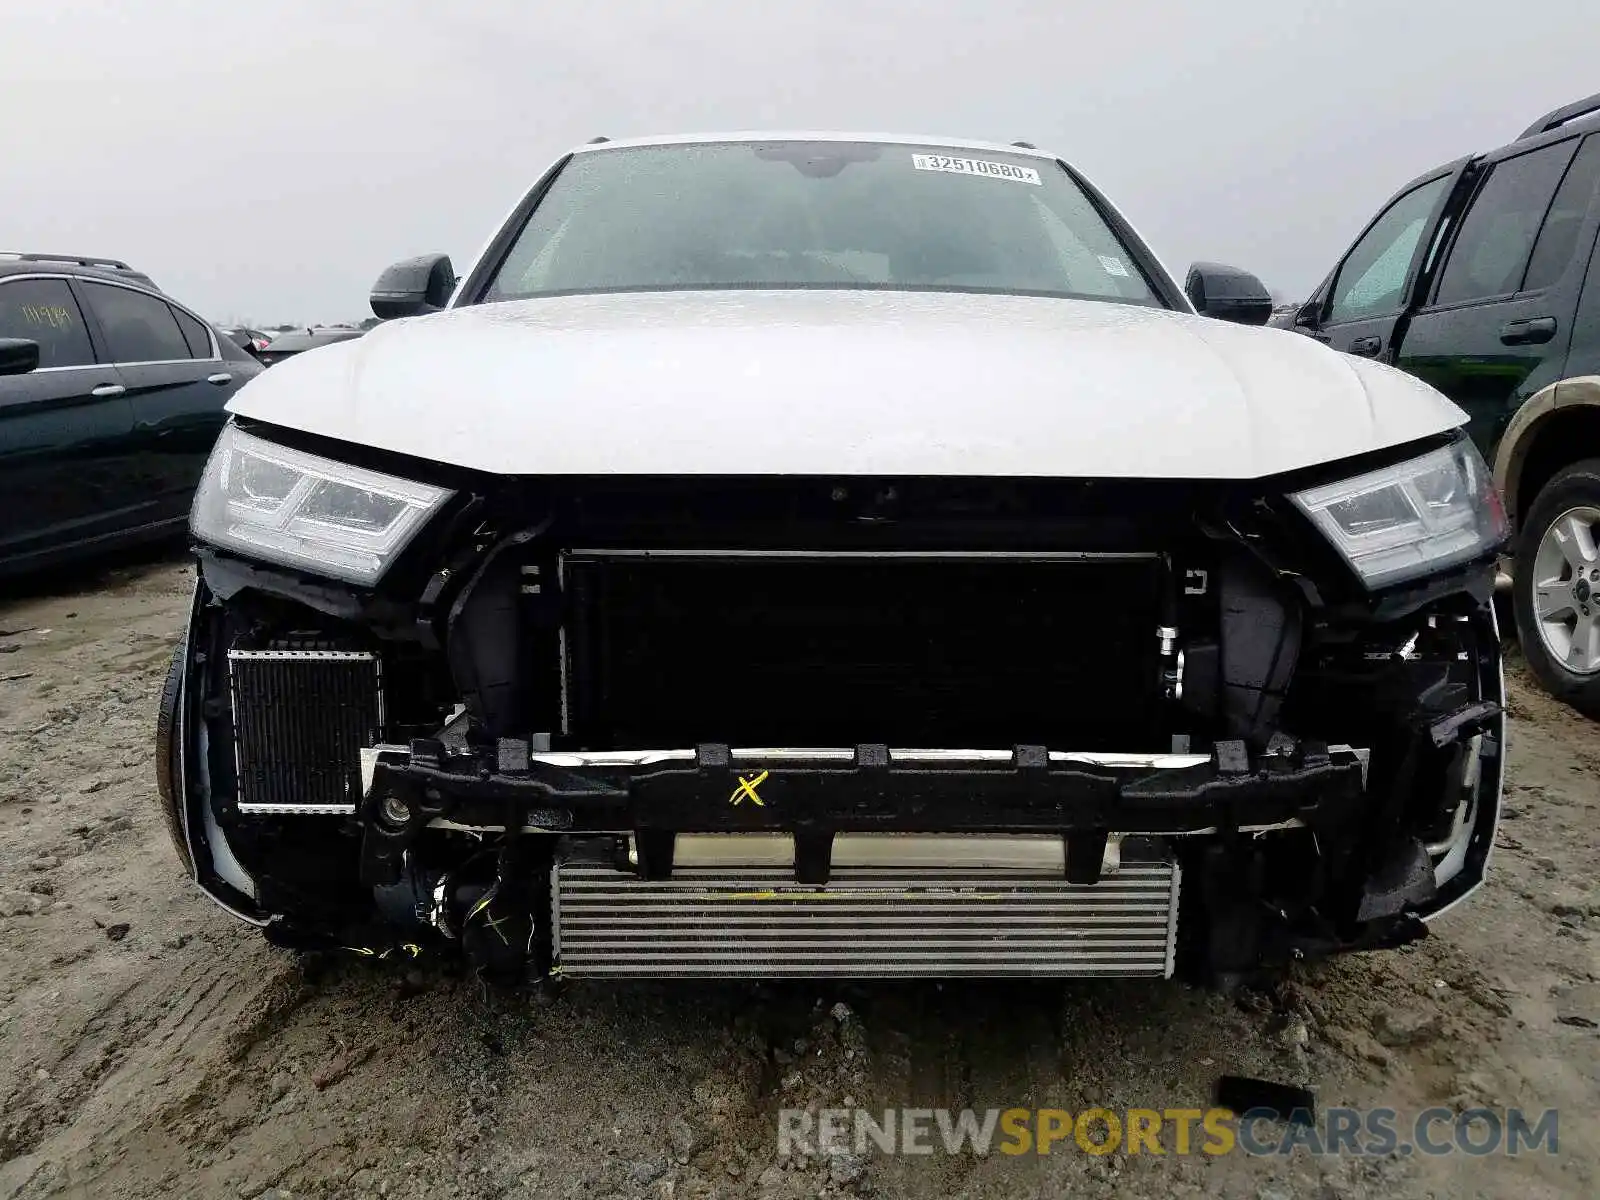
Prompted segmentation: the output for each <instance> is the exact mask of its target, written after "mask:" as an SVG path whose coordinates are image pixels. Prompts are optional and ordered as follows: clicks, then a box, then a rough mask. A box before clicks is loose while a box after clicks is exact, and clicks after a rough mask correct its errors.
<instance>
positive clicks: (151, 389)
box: [74, 277, 260, 525]
mask: <svg viewBox="0 0 1600 1200" xmlns="http://www.w3.org/2000/svg"><path fill="white" fill-rule="evenodd" d="M74 286H75V287H77V289H78V291H79V293H80V294H81V295H82V297H83V299H84V303H85V306H86V307H87V308H88V309H89V312H90V314H91V316H92V317H93V318H94V320H95V322H96V324H97V326H98V328H99V330H100V331H101V334H102V336H103V338H104V340H105V344H106V346H107V348H108V351H109V353H110V355H111V357H112V359H113V360H114V361H115V363H116V365H117V369H118V370H119V371H120V372H121V374H122V378H123V380H124V382H125V383H126V385H127V388H128V400H129V403H130V404H131V405H132V408H133V428H134V434H135V437H136V440H137V447H138V472H139V477H140V480H141V486H142V487H143V489H144V492H145V496H146V499H147V502H148V507H147V511H146V513H145V519H146V523H147V524H150V525H160V524H171V525H176V524H181V522H182V521H183V520H185V519H186V518H187V516H188V513H189V505H190V502H191V501H192V499H193V496H194V489H195V485H196V484H197V483H198V482H199V480H200V474H201V471H202V470H203V469H204V467H205V461H206V456H207V455H208V454H210V452H211V446H212V444H213V443H214V442H215V441H216V440H217V434H218V432H219V431H220V430H221V429H222V426H223V423H224V422H225V421H226V419H227V414H226V413H225V412H224V411H223V406H224V405H225V404H226V403H227V401H228V398H229V397H230V396H231V395H232V394H233V393H234V392H235V391H236V390H238V388H239V387H240V385H242V384H243V383H244V382H245V380H247V379H248V378H250V377H251V376H252V375H254V374H255V373H257V372H258V371H259V370H260V368H259V367H258V366H257V365H256V364H255V363H254V362H252V361H250V360H249V358H248V356H247V355H246V354H245V353H244V351H242V350H240V351H238V355H237V358H229V357H224V355H223V347H222V346H221V344H220V342H219V340H218V336H217V334H216V333H215V332H214V331H213V330H212V329H211V327H210V326H209V325H207V324H206V323H205V322H204V321H202V320H200V318H198V317H196V316H195V315H194V314H193V313H190V312H189V311H187V310H186V309H184V308H181V307H179V306H178V305H176V304H173V303H171V302H170V301H168V300H167V299H165V298H164V297H161V296H157V295H155V294H153V293H151V292H147V291H143V290H141V289H138V288H134V287H129V286H126V285H123V284H119V283H110V282H106V281H103V280H90V279H85V278H81V277H80V278H79V279H77V280H76V281H75V283H74Z"/></svg>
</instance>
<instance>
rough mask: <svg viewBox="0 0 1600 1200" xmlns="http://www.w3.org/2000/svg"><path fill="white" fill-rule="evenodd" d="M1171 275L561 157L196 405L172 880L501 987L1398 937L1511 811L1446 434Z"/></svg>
mask: <svg viewBox="0 0 1600 1200" xmlns="http://www.w3.org/2000/svg"><path fill="white" fill-rule="evenodd" d="M446 202H447V201H446ZM1186 280H1187V281H1186V284H1185V286H1184V287H1182V288H1180V287H1179V286H1178V284H1177V283H1176V281H1175V280H1174V279H1173V277H1172V276H1171V275H1170V274H1168V272H1167V271H1166V269H1165V268H1164V267H1163V266H1162V264H1161V263H1160V262H1159V261H1158V260H1157V258H1156V257H1155V256H1154V255H1153V254H1152V253H1151V252H1150V250H1149V249H1148V248H1147V247H1146V246H1145V245H1144V244H1143V243H1142V242H1141V241H1140V240H1139V238H1138V236H1137V235H1136V234H1135V233H1134V232H1133V230H1132V229H1131V228H1130V227H1129V226H1128V225H1127V223H1126V222H1125V221H1124V220H1123V219H1122V217H1121V216H1120V215H1119V214H1118V212H1117V210H1116V209H1115V208H1114V207H1113V206H1112V205H1111V203H1110V202H1109V201H1107V200H1106V199H1105V198H1104V197H1103V196H1101V195H1100V193H1099V192H1097V191H1096V190H1095V189H1094V188H1093V187H1092V186H1091V185H1090V184H1089V183H1087V182H1086V181H1085V180H1084V179H1083V177H1082V176H1081V175H1079V174H1078V173H1077V172H1075V171H1074V170H1072V169H1071V168H1070V167H1068V166H1066V165H1064V164H1063V163H1062V161H1061V160H1060V159H1058V158H1057V157H1056V156H1055V155H1054V154H1050V153H1046V152H1040V151H1035V150H1031V149H1028V148H1026V147H1014V146H1001V145H995V144H974V143H970V142H962V141H929V140H928V139H925V138H884V137H874V136H860V135H846V134H836V135H821V134H803V135H782V134H774V135H759V136H758V135H749V134H747V135H735V136H732V137H728V138H692V137H691V138H660V139H645V140H641V141H638V142H632V143H628V142H614V143H609V144H591V145H588V146H583V147H579V148H578V149H576V150H574V151H573V152H572V153H571V154H569V155H567V156H565V157H563V158H562V159H561V160H560V162H559V163H557V164H556V165H555V166H553V167H552V168H551V170H550V172H549V174H548V175H547V176H546V177H545V178H544V179H543V180H542V181H541V182H540V183H538V184H537V185H536V186H535V187H533V188H532V190H531V191H530V192H529V193H528V194H527V196H526V198H525V199H524V200H523V201H522V203H520V204H519V205H518V206H517V208H516V209H515V210H514V212H513V213H512V214H511V216H510V217H509V218H508V220H507V221H506V223H505V225H504V226H503V227H502V228H501V229H500V230H499V232H498V233H496V234H495V235H494V237H493V238H492V239H491V240H490V242H489V243H488V248H487V249H486V250H485V252H484V254H483V256H482V257H481V258H480V259H479V261H478V262H477V263H476V264H475V265H473V266H472V267H471V268H470V269H469V271H468V272H467V275H466V278H465V280H463V281H461V282H460V283H459V285H458V284H457V281H456V276H455V272H454V269H453V266H452V264H451V262H450V260H449V259H448V258H446V257H444V256H442V255H430V256H426V257H424V258H420V259H412V260H407V261H405V262H403V263H399V264H396V266H394V267H393V268H391V269H390V270H389V271H386V272H385V273H384V275H383V276H382V277H381V278H380V279H379V281H378V283H377V285H376V286H375V287H374V289H373V293H372V298H371V299H372V308H373V312H374V314H375V315H376V316H378V317H382V318H388V317H397V318H407V319H404V320H394V321H389V322H388V323H386V324H382V325H379V326H378V327H377V328H376V329H375V330H373V332H372V333H371V334H370V335H369V336H368V337H367V338H365V339H363V340H362V341H360V342H356V343H352V344H349V345H342V346H332V347H329V348H327V349H325V350H321V351H318V352H316V353H314V354H308V355H304V356H302V357H301V358H299V359H298V360H297V361H294V362H291V363H288V364H287V365H285V366H282V367H279V368H276V369H274V370H270V371H267V372H265V373H264V374H263V375H262V376H261V377H260V378H259V379H257V380H255V381H254V382H253V383H252V384H251V385H250V386H249V387H247V388H246V389H245V390H244V391H243V392H242V393H241V394H240V395H239V396H238V397H237V398H236V400H235V401H234V402H233V404H232V405H231V411H232V413H233V417H234V419H233V421H232V423H231V424H230V425H229V426H228V428H227V429H226V430H225V431H224V433H223V435H222V437H221V438H220V439H219V441H218V443H217V448H216V450H215V452H214V453H213V456H212V460H211V464H210V466H209V467H208V468H207V472H206V479H205V482H204V483H203V484H202V485H201V488H200V490H199V492H198V494H197V496H196V499H195V508H194V518H193V525H192V528H193V532H194V535H195V539H196V543H197V550H198V555H199V561H200V584H199V587H198V588H197V589H196V593H195V603H194V608H193V610H192V614H191V618H190V623H189V627H188V631H187V635H186V639H185V642H184V644H183V645H182V646H180V647H179V648H178V649H177V651H176V653H175V655H174V660H173V665H172V676H171V678H170V682H169V685H168V688H167V691H166V694H165V700H164V703H163V705H162V710H161V719H160V725H159V729H160V731H161V732H160V735H159V736H160V742H159V749H158V751H157V762H158V764H159V770H160V778H161V779H162V781H163V782H162V788H163V795H164V798H165V801H166V805H167V809H166V812H167V818H168V826H169V828H170V829H171V830H172V831H173V837H174V843H175V846H176V847H177V849H178V853H179V855H180V856H181V859H182V861H183V863H184V864H185V866H186V867H187V868H188V869H189V870H190V871H191V872H192V874H193V875H194V877H195V878H196V880H197V881H198V882H199V883H200V886H201V887H202V888H203V889H204V890H205V891H206V892H207V893H208V894H210V895H211V896H212V897H213V898H214V899H216V900H217V901H219V902H220V903H221V904H223V905H224V906H225V907H227V908H228V909H230V910H231V911H232V912H234V913H236V914H238V915H241V916H244V917H245V918H247V919H249V920H252V921H254V922H256V923H257V924H260V925H262V926H264V928H265V933H266V935H267V936H268V937H269V938H272V939H274V940H276V941H279V942H280V943H290V944H298V945H321V946H329V947H347V948H356V949H357V950H359V951H362V952H365V953H366V954H368V955H371V956H373V957H385V956H387V957H390V958H400V959H406V958H409V957H411V956H412V955H415V954H418V953H422V952H424V951H426V950H429V949H436V950H440V951H444V952H450V953H454V952H457V951H461V952H464V953H465V954H466V955H467V957H468V958H469V960H470V961H472V962H473V963H474V964H475V965H476V966H477V967H478V969H479V970H480V971H481V972H482V973H483V974H484V975H486V976H489V977H495V978H511V979H514V978H519V977H522V976H523V975H524V973H525V972H527V971H532V972H533V973H534V974H537V975H543V974H547V973H559V974H561V975H563V976H566V977H576V976H590V977H615V976H628V975H632V976H645V977H650V978H654V977H659V976H680V977H681V976H692V977H705V976H729V975H732V976H745V977H758V978H775V977H784V976H803V975H824V976H828V975H843V976H885V975H890V976H906V975H921V976H942V975H962V976H971V975H1024V976H1034V975H1057V976H1074V975H1076V976H1102V975H1138V976H1155V977H1161V976H1167V975H1172V974H1175V973H1181V974H1184V975H1187V976H1190V977H1195V976H1199V977H1202V978H1218V977H1223V978H1227V977H1236V976H1237V975H1239V974H1241V973H1245V972H1252V971H1255V970H1256V969H1258V968H1268V969H1272V968H1279V967H1282V966H1284V965H1286V964H1288V963H1289V962H1292V961H1294V960H1297V959H1299V958H1301V957H1304V956H1314V955H1319V954H1329V953H1334V952H1337V951H1342V950H1354V949H1375V948H1379V947H1384V946H1395V945H1399V944H1402V943H1405V942H1408V941H1410V940H1411V939H1413V938H1416V937H1418V936H1420V935H1421V934H1422V933H1423V931H1424V930H1425V924H1424V922H1425V921H1426V920H1427V919H1428V918H1430V917H1432V916H1434V915H1436V914H1438V913H1440V912H1442V911H1444V910H1445V909H1447V908H1449V907H1450V906H1451V905H1453V904H1455V903H1456V902H1457V901H1459V900H1461V899H1462V898H1463V897H1464V896H1466V895H1467V894H1468V893H1470V892H1471V891H1473V890H1474V889H1475V888H1476V887H1477V886H1478V885H1479V884H1480V883H1481V882H1482V880H1483V878H1484V871H1485V868H1486V864H1487V858H1488V851H1489V846H1490V844H1491V843H1492V841H1493V836H1494V828H1495V821H1496V816H1497V812H1498V805H1499V794H1500V768H1501V763H1502V762H1503V761H1504V755H1503V753H1501V748H1502V746H1503V721H1502V715H1501V701H1502V690H1501V682H1500V659H1499V654H1500V647H1499V642H1498V640H1497V639H1496V638H1495V637H1494V633H1493V618H1492V614H1491V611H1490V609H1491V605H1490V602H1489V593H1490V592H1491V591H1492V587H1493V579H1494V564H1495V560H1496V556H1497V554H1498V551H1499V549H1500V545H1501V542H1502V540H1503V533H1504V521H1503V514H1502V513H1501V511H1500V508H1499V505H1498V503H1497V502H1496V501H1495V499H1494V494H1493V490H1492V488H1491V486H1490V483H1489V475H1488V470H1487V468H1486V467H1485V466H1484V463H1483V461H1482V459H1481V458H1480V456H1479V454H1478V452H1477V450H1476V449H1475V448H1474V447H1473V445H1472V443H1471V441H1470V440H1468V439H1467V438H1466V437H1465V436H1464V435H1463V434H1462V433H1461V431H1460V429H1459V426H1460V425H1461V423H1462V421H1463V419H1464V418H1463V414H1462V412H1461V410H1460V409H1458V408H1457V407H1456V406H1454V405H1452V404H1451V403H1450V402H1449V401H1447V400H1446V399H1445V398H1444V397H1443V396H1441V395H1439V393H1438V392H1436V391H1435V390H1434V389H1432V388H1430V387H1428V386H1426V385H1425V384H1423V383H1420V382H1418V381H1417V380H1416V379H1412V378H1410V377H1408V376H1406V375H1404V374H1402V373H1401V372H1399V371H1395V370H1393V369H1392V368H1389V367H1384V366H1379V365H1378V364H1375V363H1360V362H1353V361H1352V360H1350V359H1348V358H1346V357H1345V356H1343V355H1338V354H1334V353H1332V352H1330V351H1328V350H1326V349H1324V348H1323V347H1321V346H1318V345H1315V344H1314V343H1312V342H1310V341H1308V340H1306V339H1304V338H1300V337H1295V336H1292V335H1289V334H1285V333H1283V332H1281V331H1275V330H1262V329H1257V328H1247V326H1249V325H1259V324H1261V323H1262V322H1264V321H1265V320H1266V319H1267V316H1268V314H1269V312H1270V309H1271V299H1270V297H1269V295H1268V294H1267V292H1266V289H1265V288H1263V287H1262V285H1261V283H1260V281H1259V280H1257V279H1256V278H1255V277H1254V276H1251V275H1249V274H1247V273H1245V272H1242V271H1238V270H1234V269H1232V268H1228V267H1222V266H1217V265H1215V264H1203V263H1202V264H1195V266H1194V267H1192V268H1191V270H1190V271H1189V273H1188V275H1187V277H1186ZM441 310H442V311H441ZM1213 317H1218V318H1221V319H1212V318H1213ZM1418 496H1420V497H1424V498H1426V502H1427V505H1428V508H1427V513H1428V519H1427V521H1426V523H1423V522H1419V521H1418V520H1416V519H1414V514H1413V513H1412V512H1411V510H1410V509H1408V508H1407V507H1406V505H1407V504H1409V503H1410V502H1411V500H1412V498H1414V497H1418ZM1180 914H1181V919H1180Z"/></svg>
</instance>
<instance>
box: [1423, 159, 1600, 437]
mask: <svg viewBox="0 0 1600 1200" xmlns="http://www.w3.org/2000/svg"><path fill="white" fill-rule="evenodd" d="M1485 167H1486V170H1485V172H1484V174H1483V176H1482V178H1481V179H1480V180H1479V181H1478V183H1477V186H1476V187H1475V189H1474V192H1473V197H1472V200H1471V204H1470V206H1469V207H1468V208H1467V210H1466V212H1465V214H1464V215H1463V217H1462V218H1461V220H1460V221H1459V222H1457V224H1456V231H1455V235H1454V236H1453V237H1452V238H1451V239H1450V244H1449V246H1448V248H1447V249H1446V252H1445V256H1444V258H1443V261H1442V266H1441V267H1440V269H1439V270H1438V271H1437V272H1436V275H1437V279H1436V280H1435V281H1434V282H1433V284H1432V288H1431V295H1429V296H1428V297H1427V303H1426V304H1425V305H1424V306H1423V307H1420V308H1418V309H1417V310H1416V311H1415V313H1413V315H1412V317H1411V319H1410V322H1409V323H1408V326H1407V328H1406V331H1405V334H1404V338H1403V340H1402V342H1401V345H1400V350H1399V354H1398V356H1397V358H1396V360H1395V362H1396V365H1397V366H1399V367H1400V368H1401V369H1402V370H1404V371H1407V372H1409V373H1411V374H1413V375H1416V376H1417V377H1418V378H1420V379H1424V380H1426V381H1427V382H1428V383H1431V384H1432V385H1433V386H1434V387H1436V388H1438V389H1439V390H1440V391H1441V392H1443V393H1444V394H1445V395H1447V396H1449V397H1450V399H1452V400H1454V401H1455V402H1456V403H1457V404H1459V405H1460V406H1461V407H1462V408H1464V409H1466V411H1467V414H1468V416H1469V418H1470V421H1469V424H1468V429H1469V431H1470V432H1471V434H1472V437H1473V440H1474V441H1476V442H1477V443H1478V445H1479V447H1480V448H1481V449H1482V451H1483V452H1484V454H1485V455H1487V456H1492V448H1493V446H1494V445H1495V443H1496V442H1498V440H1499V437H1500V434H1501V433H1502V432H1503V430H1504V429H1505V426H1506V423H1507V422H1508V421H1509V420H1510V419H1511V414H1512V413H1514V412H1515V411H1516V410H1517V408H1518V407H1520V406H1521V404H1522V402H1523V401H1524V400H1526V399H1527V398H1528V397H1529V396H1531V395H1532V394H1533V393H1534V392H1536V391H1538V390H1539V389H1540V388H1542V387H1544V386H1545V385H1546V384H1549V383H1553V382H1555V381H1556V380H1558V379H1560V378H1561V374H1562V368H1563V366H1564V364H1565V362H1566V355H1567V347H1568V346H1569V345H1570V344H1571V341H1572V317H1573V313H1574V312H1575V311H1576V309H1577V306H1578V293H1579V291H1580V289H1581V288H1582V285H1583V276H1584V267H1585V265H1586V264H1587V262H1588V257H1589V255H1588V251H1589V248H1590V247H1591V246H1592V245H1593V244H1594V237H1595V234H1594V226H1593V220H1594V216H1593V214H1592V213H1591V211H1590V210H1591V208H1592V207H1593V205H1592V203H1591V201H1592V200H1593V199H1594V195H1595V188H1596V185H1597V183H1600V136H1594V135H1591V136H1590V137H1588V138H1587V139H1583V140H1582V142H1581V145H1580V140H1579V139H1578V138H1575V137H1569V138H1565V139H1562V140H1559V141H1554V142H1548V143H1546V144H1543V145H1536V146H1535V147H1533V148H1521V147H1518V146H1512V147H1510V148H1508V149H1506V150H1503V151H1500V152H1498V153H1497V154H1495V155H1493V156H1491V157H1490V158H1489V159H1488V160H1487V161H1486V162H1485Z"/></svg>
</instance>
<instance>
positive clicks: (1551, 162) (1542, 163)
mask: <svg viewBox="0 0 1600 1200" xmlns="http://www.w3.org/2000/svg"><path fill="white" fill-rule="evenodd" d="M1572 149H1573V144H1572V142H1570V141H1567V142H1557V143H1556V144H1555V145H1553V146H1546V147H1545V148H1544V149H1543V150H1535V151H1533V153H1531V154H1522V155H1518V156H1517V157H1516V158H1510V159H1507V160H1506V161H1504V162H1502V163H1499V164H1497V165H1496V166H1495V167H1494V169H1493V170H1492V171H1491V172H1490V175H1489V178H1488V179H1486V180H1484V182H1483V183H1482V185H1481V186H1480V187H1479V188H1478V195H1477V197H1476V198H1475V199H1474V200H1473V202H1472V207H1471V208H1469V209H1468V210H1467V215H1466V217H1465V218H1464V219H1463V220H1462V222H1461V230H1460V232H1459V233H1457V234H1456V242H1455V246H1454V247H1452V249H1451V251H1450V257H1449V258H1448V259H1446V260H1445V264H1444V274H1443V275H1442V276H1440V278H1439V292H1438V294H1437V295H1436V296H1435V297H1434V301H1433V302H1434V303H1435V304H1461V303H1463V302H1465V301H1468V300H1485V299H1488V298H1489V297H1491V296H1508V295H1510V294H1511V293H1513V292H1515V291H1517V290H1518V289H1519V288H1520V287H1521V286H1522V276H1523V273H1524V272H1525V271H1526V270H1527V268H1528V257H1529V254H1530V253H1531V252H1532V250H1533V240H1534V238H1535V237H1536V236H1538V233H1539V225H1540V223H1541V222H1542V221H1543V220H1544V214H1545V210H1546V209H1548V208H1549V207H1550V199H1551V197H1552V196H1553V195H1554V194H1555V190H1556V184H1557V183H1559V182H1560V180H1561V173H1562V172H1563V171H1565V170H1566V167H1567V163H1568V162H1569V161H1570V160H1571V158H1572Z"/></svg>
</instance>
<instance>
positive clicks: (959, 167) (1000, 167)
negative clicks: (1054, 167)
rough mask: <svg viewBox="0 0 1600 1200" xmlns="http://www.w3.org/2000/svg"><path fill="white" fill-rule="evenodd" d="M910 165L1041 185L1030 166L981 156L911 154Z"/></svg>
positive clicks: (931, 169)
mask: <svg viewBox="0 0 1600 1200" xmlns="http://www.w3.org/2000/svg"><path fill="white" fill-rule="evenodd" d="M911 165H912V166H913V167H915V168H916V169H917V170H919V171H949V172H950V173H951V174H953V175H983V176H986V177H987V178H989V179H1009V180H1011V182H1012V183H1031V184H1033V185H1034V186H1036V187H1040V186H1043V181H1042V180H1041V179H1040V178H1039V172H1037V171H1035V170H1034V169H1033V168H1032V167H1017V166H1013V165H1012V164H1010V163H1003V162H990V161H988V160H987V159H982V158H951V157H949V156H948V155H945V154H913V155H912V156H911Z"/></svg>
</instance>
